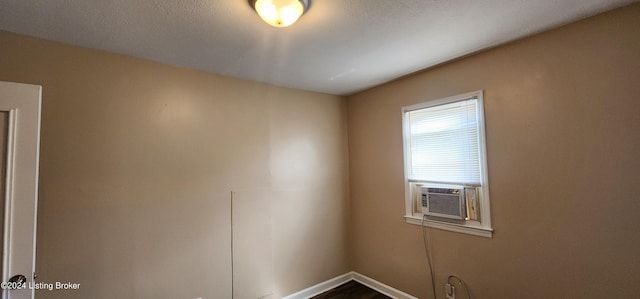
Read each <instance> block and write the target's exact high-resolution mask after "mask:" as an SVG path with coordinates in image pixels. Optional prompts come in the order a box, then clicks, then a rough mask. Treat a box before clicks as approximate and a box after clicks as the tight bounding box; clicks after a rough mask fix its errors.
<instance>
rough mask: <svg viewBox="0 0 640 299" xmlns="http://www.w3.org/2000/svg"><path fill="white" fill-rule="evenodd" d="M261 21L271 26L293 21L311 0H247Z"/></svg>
mask: <svg viewBox="0 0 640 299" xmlns="http://www.w3.org/2000/svg"><path fill="white" fill-rule="evenodd" d="M249 4H250V5H251V7H253V9H255V11H256V12H258V15H259V16H260V18H262V20H263V21H265V22H266V23H267V24H269V25H271V26H273V27H287V26H289V25H291V24H293V23H295V22H296V21H297V20H298V18H300V16H302V15H303V14H304V13H305V12H306V11H307V10H309V5H311V0H249Z"/></svg>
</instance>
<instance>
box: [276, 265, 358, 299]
mask: <svg viewBox="0 0 640 299" xmlns="http://www.w3.org/2000/svg"><path fill="white" fill-rule="evenodd" d="M352 273H353V272H349V273H347V274H342V275H340V276H338V277H335V278H331V279H329V280H327V281H324V282H321V283H319V284H317V285H314V286H311V287H308V288H306V289H304V290H302V291H300V292H297V293H295V294H291V295H289V296H285V297H282V299H307V298H311V297H313V296H315V295H319V294H322V293H324V292H326V291H328V290H331V289H333V288H335V287H337V286H339V285H341V284H344V283H345V282H348V281H350V280H353V274H352Z"/></svg>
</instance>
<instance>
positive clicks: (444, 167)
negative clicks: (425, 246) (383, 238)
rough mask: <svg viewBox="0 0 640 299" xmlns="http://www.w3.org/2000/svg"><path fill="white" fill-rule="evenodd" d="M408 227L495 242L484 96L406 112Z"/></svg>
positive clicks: (477, 93)
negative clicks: (476, 236) (464, 234)
mask: <svg viewBox="0 0 640 299" xmlns="http://www.w3.org/2000/svg"><path fill="white" fill-rule="evenodd" d="M402 119H403V131H404V134H403V135H404V161H405V162H404V164H405V165H404V167H405V197H406V198H405V201H406V216H405V218H406V220H407V222H408V223H412V224H418V225H426V226H429V227H434V228H439V229H445V230H451V231H456V232H462V233H469V234H474V235H479V236H484V237H491V236H492V232H493V230H492V229H491V218H490V211H489V184H488V181H487V162H486V148H485V135H484V112H483V102H482V91H475V92H470V93H466V94H461V95H457V96H453V97H449V98H445V99H439V100H434V101H429V102H425V103H421V104H417V105H412V106H408V107H403V108H402Z"/></svg>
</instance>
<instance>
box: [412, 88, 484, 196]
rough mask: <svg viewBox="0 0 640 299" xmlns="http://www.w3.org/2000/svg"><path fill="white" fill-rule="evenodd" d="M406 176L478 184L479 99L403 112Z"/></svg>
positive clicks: (479, 180)
mask: <svg viewBox="0 0 640 299" xmlns="http://www.w3.org/2000/svg"><path fill="white" fill-rule="evenodd" d="M406 114H407V115H406V118H405V119H406V121H407V124H406V125H407V126H408V127H409V132H408V133H409V136H408V138H409V142H408V143H409V144H408V145H409V152H408V155H409V157H408V158H409V159H410V161H409V167H410V169H409V171H408V176H409V177H408V179H410V180H416V181H427V182H442V183H458V184H470V185H480V183H481V174H480V173H481V170H480V143H479V123H478V100H477V98H472V99H467V100H463V101H458V102H454V103H448V104H444V105H438V106H432V107H427V108H422V109H417V110H412V111H408V112H406Z"/></svg>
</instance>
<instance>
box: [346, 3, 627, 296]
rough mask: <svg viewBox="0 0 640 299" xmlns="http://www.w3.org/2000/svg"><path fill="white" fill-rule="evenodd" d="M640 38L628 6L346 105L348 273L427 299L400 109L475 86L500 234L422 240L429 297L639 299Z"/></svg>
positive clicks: (436, 234)
mask: <svg viewBox="0 0 640 299" xmlns="http://www.w3.org/2000/svg"><path fill="white" fill-rule="evenodd" d="M639 36H640V4H635V5H632V6H628V7H625V8H622V9H618V10H614V11H612V12H609V13H605V14H603V15H599V16H596V17H593V18H589V19H586V20H583V21H580V22H578V23H574V24H570V25H568V26H565V27H562V28H559V29H556V30H553V31H550V32H547V33H542V34H539V35H536V36H533V37H531V38H527V39H524V40H521V41H518V42H514V43H511V44H508V45H506V46H502V47H499V48H495V49H492V50H489V51H486V52H483V53H480V54H478V55H473V56H470V57H467V58H464V59H461V60H458V61H456V62H452V63H449V64H446V65H443V66H440V67H437V68H434V69H430V70H426V71H424V72H421V73H418V74H415V75H413V76H409V77H407V78H404V79H401V80H398V81H395V82H392V83H389V84H385V85H383V86H380V87H377V88H374V89H371V90H368V91H365V92H362V93H359V94H356V95H353V96H350V97H349V98H348V111H349V161H350V182H351V183H350V191H351V202H352V207H351V208H352V226H351V228H352V235H353V240H352V244H353V246H352V257H353V263H354V268H355V270H356V271H358V272H360V273H362V274H365V275H368V276H370V277H372V278H375V279H378V280H380V281H382V282H384V283H387V284H389V285H391V286H394V287H396V288H399V289H401V290H403V291H406V292H409V293H411V294H414V295H417V296H419V297H420V298H431V297H432V296H431V286H430V283H429V276H428V274H427V273H428V272H427V266H426V260H425V255H424V249H423V245H422V238H421V232H420V228H419V227H418V226H414V225H410V224H406V223H405V221H404V219H403V217H402V216H403V214H404V182H403V158H402V129H401V113H400V108H401V107H402V106H405V105H410V104H415V103H419V102H423V101H427V100H433V99H438V98H442V97H447V96H452V95H456V94H460V93H464V92H469V91H474V90H479V89H482V90H484V92H485V93H484V101H485V115H486V133H487V150H488V163H489V165H488V167H489V183H490V192H491V208H492V209H491V213H492V224H493V228H494V229H495V234H494V237H493V238H492V239H488V238H482V237H475V236H470V235H465V234H459V233H453V232H447V231H441V230H431V231H430V237H431V244H430V248H431V250H432V254H433V258H434V262H435V276H436V288H437V292H438V298H444V290H443V287H444V283H445V280H446V277H447V275H449V274H455V275H458V276H460V277H461V278H463V279H464V280H465V281H466V282H467V283H468V285H469V286H470V288H471V293H472V295H473V298H631V297H636V296H637V294H638V293H639V292H640V284H638V283H637V282H638V281H639V280H640V264H639V263H638V262H637V260H638V257H637V252H639V251H640V235H639V234H638V231H640V222H639V221H637V219H635V218H637V216H638V215H639V214H640V201H639V199H640V197H639V195H638V194H640V184H639V182H638V178H639V177H640V156H639V155H638V153H640V134H639V132H640V101H639V100H638V95H639V94H640V84H638V78H640V39H639V38H638V37H639ZM458 296H459V297H460V296H461V298H465V297H464V296H465V295H464V293H462V292H460V293H458Z"/></svg>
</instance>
